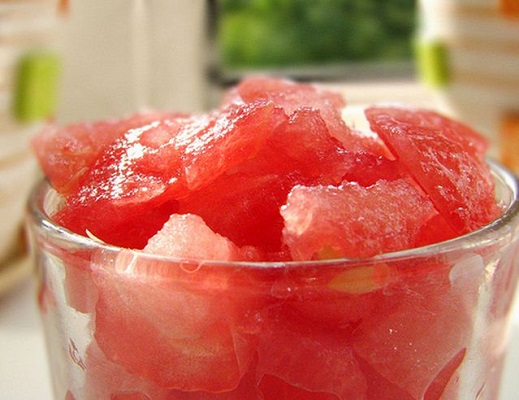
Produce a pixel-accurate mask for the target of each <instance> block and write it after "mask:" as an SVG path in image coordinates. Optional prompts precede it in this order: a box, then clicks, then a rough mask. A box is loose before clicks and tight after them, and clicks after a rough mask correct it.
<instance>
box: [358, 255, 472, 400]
mask: <svg viewBox="0 0 519 400" xmlns="http://www.w3.org/2000/svg"><path fill="white" fill-rule="evenodd" d="M429 263H430V260H429ZM426 266H427V265H426V264H424V263H421V262H420V261H419V260H417V261H416V265H408V266H407V267H406V268H405V269H402V270H401V271H400V279H399V280H396V281H394V282H393V284H392V285H391V286H390V287H388V288H386V292H387V293H390V294H391V296H389V297H392V298H393V299H392V305H391V307H390V308H385V309H384V312H381V313H376V314H374V315H373V316H371V317H370V318H369V319H365V320H363V321H362V322H361V323H360V324H359V326H358V327H357V328H356V330H355V332H354V334H353V340H352V343H353V351H354V353H355V355H356V356H357V357H358V358H359V359H362V361H360V362H361V364H362V365H363V366H364V367H363V369H365V372H366V373H369V370H371V371H373V374H374V375H373V377H372V378H369V379H377V380H378V379H381V378H383V379H384V380H387V381H388V382H390V383H391V386H393V387H395V386H396V387H398V388H400V389H401V390H402V391H403V392H406V393H408V394H409V395H410V396H411V398H420V399H421V398H427V399H428V398H430V399H433V398H434V399H438V398H441V397H440V396H441V394H442V393H443V392H444V390H445V389H446V387H447V385H448V384H449V382H450V381H451V379H452V380H454V379H455V378H453V377H454V376H455V374H456V371H457V369H458V367H459V366H460V364H461V362H462V361H463V359H464V355H465V351H466V349H467V347H468V346H469V343H470V338H471V332H472V327H473V321H472V317H471V315H472V310H473V307H474V304H472V305H470V306H469V304H468V302H467V300H469V299H473V298H475V293H474V291H475V290H477V285H475V281H474V280H473V278H470V283H467V280H466V279H464V278H466V277H467V276H468V275H466V276H464V277H463V278H462V279H460V281H461V282H460V283H461V284H460V285H459V286H458V285H457V284H456V285H453V283H452V282H451V279H450V278H449V270H450V268H449V266H447V265H443V266H442V264H438V265H436V266H433V265H429V266H427V268H424V267H426ZM434 393H436V396H437V397H435V395H434ZM404 398H405V397H404Z"/></svg>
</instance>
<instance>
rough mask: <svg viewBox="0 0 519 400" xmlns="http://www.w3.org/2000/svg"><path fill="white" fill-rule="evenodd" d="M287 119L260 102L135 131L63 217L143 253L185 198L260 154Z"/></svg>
mask: <svg viewBox="0 0 519 400" xmlns="http://www.w3.org/2000/svg"><path fill="white" fill-rule="evenodd" d="M285 118H286V117H285V115H284V113H283V112H282V111H281V110H279V109H276V108H275V107H273V105H271V104H267V103H254V104H247V105H241V106H235V105H233V106H230V107H229V108H228V109H227V110H226V111H222V112H221V113H213V114H210V115H208V116H206V117H204V118H189V119H186V118H182V117H180V118H177V119H168V120H164V121H158V122H155V123H152V124H149V125H146V126H144V127H141V128H138V129H133V130H131V131H129V132H127V133H126V134H125V135H124V136H122V137H121V138H119V139H118V140H116V141H115V142H114V143H113V144H111V145H110V146H109V147H108V149H105V151H104V152H103V154H102V155H101V156H100V157H99V158H98V160H97V161H96V162H95V163H94V165H93V166H92V168H91V169H90V171H88V173H87V174H85V177H84V178H83V179H82V187H81V188H80V189H79V190H78V191H77V192H76V193H74V194H73V195H70V196H69V197H68V198H67V203H68V204H67V206H66V207H65V208H64V209H63V210H62V211H61V212H60V213H58V214H57V216H56V219H57V221H58V222H60V223H61V224H63V225H64V226H66V227H67V228H69V229H71V230H72V231H74V232H77V233H80V234H85V232H86V231H89V232H90V233H92V234H93V235H94V236H96V237H97V238H99V239H100V240H102V241H105V242H107V243H111V244H115V245H118V246H122V247H131V248H142V247H144V245H145V244H146V242H147V240H148V239H149V237H151V236H152V235H153V234H154V233H155V232H157V231H158V230H159V229H160V227H161V226H162V225H163V224H164V223H165V221H166V220H167V219H168V217H169V215H170V214H172V213H174V212H176V211H177V210H178V203H177V199H178V198H181V197H182V196H185V195H186V194H187V193H188V192H189V189H193V188H197V187H199V186H204V185H209V184H210V183H211V182H212V180H214V179H216V177H217V176H219V175H220V174H222V173H223V172H224V171H225V170H226V169H228V168H231V167H232V166H233V165H234V164H236V163H238V162H240V161H241V160H242V159H243V158H245V159H247V158H250V157H252V156H253V155H254V154H255V153H256V152H257V151H258V149H259V147H260V146H261V145H262V143H264V141H265V140H266V137H268V136H269V135H270V134H271V133H272V130H274V129H275V127H276V126H277V125H279V124H280V123H282V121H283V120H284V119H285ZM251 132H254V135H251V134H250V133H251ZM203 149H206V151H202V150H203ZM194 176H196V177H197V178H196V181H193V180H192V179H193V177H194Z"/></svg>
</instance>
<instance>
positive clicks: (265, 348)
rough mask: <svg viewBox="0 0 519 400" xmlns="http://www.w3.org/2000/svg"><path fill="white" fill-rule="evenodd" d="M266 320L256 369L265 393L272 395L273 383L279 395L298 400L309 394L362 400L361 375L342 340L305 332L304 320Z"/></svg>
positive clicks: (272, 317)
mask: <svg viewBox="0 0 519 400" xmlns="http://www.w3.org/2000/svg"><path fill="white" fill-rule="evenodd" d="M274 314H275V313H274ZM270 318H271V319H270V320H268V321H270V322H271V323H272V324H271V325H269V326H266V327H265V329H264V331H263V332H262V334H261V336H260V338H259V344H258V366H257V376H258V378H261V379H262V380H265V381H264V382H263V385H265V386H266V387H264V389H266V390H267V391H268V393H272V392H275V389H274V390H273V389H272V387H270V386H271V385H272V384H276V382H277V384H279V389H280V392H281V393H283V391H285V392H286V393H293V394H294V395H300V396H301V398H312V396H311V395H312V393H314V394H315V398H316V399H321V398H322V399H330V400H335V399H336V400H348V399H353V398H355V399H364V398H365V397H364V396H365V393H366V389H367V388H366V381H365V379H364V375H363V374H362V372H361V371H360V369H359V366H358V363H357V361H356V360H355V358H354V356H353V354H352V351H351V348H350V346H349V345H348V343H347V342H346V340H345V339H344V338H341V337H340V335H334V334H330V333H327V332H325V331H324V330H320V329H308V324H307V323H305V322H304V321H302V323H301V324H299V323H298V322H297V321H294V320H290V321H289V320H288V319H287V318H289V317H288V316H286V315H280V316H279V317H278V318H276V317H275V316H274V315H271V316H270ZM267 324H268V322H267ZM273 378H274V379H273ZM261 385H262V384H261V383H260V388H261ZM267 398H269V399H273V398H272V397H267ZM282 398H283V399H287V400H288V399H289V397H282ZM294 398H299V397H294Z"/></svg>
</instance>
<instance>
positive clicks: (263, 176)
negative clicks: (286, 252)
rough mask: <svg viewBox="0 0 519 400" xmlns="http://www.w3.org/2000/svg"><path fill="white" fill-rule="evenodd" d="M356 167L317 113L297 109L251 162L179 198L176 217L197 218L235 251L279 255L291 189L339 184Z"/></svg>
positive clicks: (238, 166) (230, 170)
mask: <svg viewBox="0 0 519 400" xmlns="http://www.w3.org/2000/svg"><path fill="white" fill-rule="evenodd" d="M354 162H355V155H354V154H352V153H351V152H348V151H346V150H345V149H344V148H343V147H342V146H341V145H340V143H339V142H338V141H337V140H336V139H334V138H333V137H331V135H330V133H329V130H328V128H327V126H326V124H325V122H324V120H323V118H322V117H321V116H320V115H319V113H318V112H317V111H315V110H312V109H307V108H304V109H300V110H297V111H294V113H293V114H292V116H291V117H290V119H289V120H287V121H285V122H284V123H283V124H282V125H280V126H279V127H278V129H276V130H275V131H274V132H273V134H272V135H271V136H270V137H269V138H268V139H267V140H266V142H265V144H264V145H263V147H261V148H260V150H259V151H258V153H257V154H256V155H255V156H254V157H251V158H250V159H248V160H244V161H243V162H242V163H240V164H238V165H236V166H235V167H234V168H232V169H229V170H228V171H226V173H224V174H222V175H220V176H219V177H218V178H216V180H215V181H214V182H213V183H212V184H211V185H210V186H208V187H204V188H203V190H199V191H193V192H192V193H191V194H190V195H188V196H187V197H186V198H184V199H181V200H180V207H179V212H180V213H193V214H197V215H200V216H201V217H202V218H203V219H204V221H206V223H207V224H208V226H209V227H211V229H213V230H214V231H216V232H218V233H220V234H222V235H224V236H226V237H228V238H229V239H231V240H232V241H233V242H234V243H236V244H237V245H239V246H244V245H252V246H255V247H257V248H259V249H260V250H262V251H263V253H264V254H274V253H279V252H280V251H281V245H282V241H281V231H282V229H283V220H282V218H281V216H280V214H279V208H280V207H281V206H282V204H283V203H284V202H285V200H286V196H287V194H288V192H289V191H290V189H291V188H292V187H293V186H294V185H296V184H338V183H339V182H340V181H341V180H342V177H343V175H344V174H345V173H346V172H347V171H348V170H349V169H350V168H352V167H353V163H354ZM265 257H268V256H265Z"/></svg>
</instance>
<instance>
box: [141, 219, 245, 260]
mask: <svg viewBox="0 0 519 400" xmlns="http://www.w3.org/2000/svg"><path fill="white" fill-rule="evenodd" d="M247 250H248V249H245V250H244V251H242V250H241V249H240V248H238V246H236V245H235V244H234V243H232V242H231V241H230V240H228V239H227V238H225V237H223V236H221V235H219V234H217V233H215V232H213V231H212V230H211V229H210V228H209V227H208V226H207V225H206V224H205V222H204V221H203V219H202V218H201V217H199V216H198V215H194V214H182V215H180V214H172V215H171V216H170V218H169V220H168V221H167V222H166V223H165V224H164V227H163V228H162V229H161V230H160V231H159V232H158V233H157V234H155V235H154V236H152V237H151V239H150V240H149V242H148V244H147V245H146V247H144V251H145V252H147V253H150V254H157V255H161V256H167V257H173V258H177V259H185V260H216V261H238V260H243V259H244V258H246V257H248V256H250V254H252V251H251V252H248V251H247Z"/></svg>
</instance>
